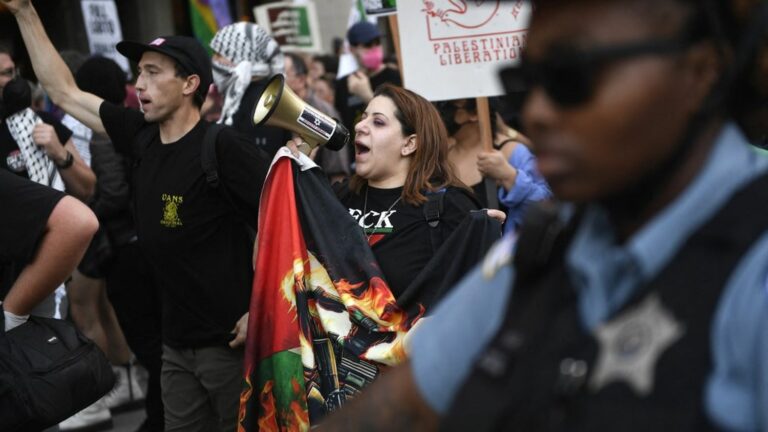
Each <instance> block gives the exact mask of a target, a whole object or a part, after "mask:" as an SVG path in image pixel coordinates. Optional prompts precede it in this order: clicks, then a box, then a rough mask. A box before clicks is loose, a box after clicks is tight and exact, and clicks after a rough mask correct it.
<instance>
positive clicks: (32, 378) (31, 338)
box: [0, 309, 115, 432]
mask: <svg viewBox="0 0 768 432" xmlns="http://www.w3.org/2000/svg"><path fill="white" fill-rule="evenodd" d="M1 310H2V309H0V311H1ZM4 327H5V326H4V320H3V319H2V314H0V430H1V431H4V432H15V431H25V432H26V431H38V430H43V429H45V428H47V427H50V426H53V425H56V424H57V423H59V422H60V421H62V420H65V419H67V418H69V417H70V416H71V415H73V414H75V413H76V412H78V411H80V410H81V409H83V408H85V407H87V406H88V405H90V404H92V403H94V402H96V401H97V400H98V399H99V398H101V397H102V396H104V395H105V394H106V393H107V392H109V391H110V390H112V388H113V387H114V385H115V375H114V372H113V371H112V367H111V366H110V364H109V361H107V358H106V356H104V353H103V352H101V350H100V349H99V348H98V347H97V346H96V345H95V344H94V343H93V341H91V340H90V339H88V338H87V337H85V336H83V334H82V333H81V332H80V331H79V330H77V328H76V327H75V325H74V324H72V323H70V322H69V321H63V320H57V319H52V318H42V317H37V316H30V317H29V321H27V322H26V323H24V324H22V325H20V326H18V327H16V328H14V329H12V330H10V331H8V332H5V328H4Z"/></svg>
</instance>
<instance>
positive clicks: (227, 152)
mask: <svg viewBox="0 0 768 432" xmlns="http://www.w3.org/2000/svg"><path fill="white" fill-rule="evenodd" d="M216 158H217V160H218V165H219V176H220V179H221V181H222V184H223V185H224V187H226V188H227V191H228V192H229V193H230V196H231V197H232V200H233V201H234V204H235V205H236V206H237V207H238V209H240V210H241V211H242V212H243V213H245V214H246V215H247V216H248V222H249V223H252V226H253V227H255V226H256V224H257V221H258V215H259V198H260V197H261V189H262V186H264V181H265V180H266V178H267V173H268V172H269V167H270V163H271V160H270V159H269V156H268V155H267V154H266V152H264V150H263V149H262V148H261V147H260V146H257V145H255V144H254V143H253V142H252V140H251V139H249V138H248V136H246V135H244V134H241V133H239V132H237V131H235V130H234V129H232V128H224V129H222V130H221V132H220V133H219V136H218V138H217V141H216ZM251 221H252V222H251Z"/></svg>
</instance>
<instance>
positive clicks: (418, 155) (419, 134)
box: [349, 84, 467, 205]
mask: <svg viewBox="0 0 768 432" xmlns="http://www.w3.org/2000/svg"><path fill="white" fill-rule="evenodd" d="M376 96H384V97H387V98H389V99H390V100H391V101H392V102H393V103H394V104H395V117H396V118H397V120H398V121H399V122H400V126H401V127H402V131H403V136H408V135H411V134H414V135H416V151H415V152H413V154H412V156H411V157H412V158H413V159H412V160H411V164H410V167H409V168H408V177H407V178H406V179H405V185H404V187H403V194H402V198H403V201H405V202H407V203H408V204H412V205H420V204H422V203H424V202H426V201H427V197H425V196H424V193H423V192H424V191H436V190H439V189H441V188H444V187H446V186H456V187H461V188H465V189H466V188H467V186H466V185H464V183H462V182H461V180H459V178H458V177H457V176H456V174H455V172H454V168H453V165H451V163H450V162H449V161H448V132H447V131H446V129H445V125H444V124H443V121H442V119H441V118H440V114H439V113H438V112H437V109H435V107H434V106H433V105H432V104H431V103H430V102H429V101H427V100H426V99H424V98H423V97H421V96H419V95H418V94H416V93H414V92H412V91H410V90H406V89H404V88H402V87H397V86H394V85H391V84H383V85H381V86H379V88H377V89H376V92H375V93H374V97H376ZM366 183H367V182H366V180H365V179H364V178H362V177H360V176H358V175H357V174H355V175H353V176H352V179H351V180H350V183H349V184H350V188H351V189H352V190H353V191H354V192H355V193H357V194H359V193H360V190H361V189H362V187H363V185H365V184H366Z"/></svg>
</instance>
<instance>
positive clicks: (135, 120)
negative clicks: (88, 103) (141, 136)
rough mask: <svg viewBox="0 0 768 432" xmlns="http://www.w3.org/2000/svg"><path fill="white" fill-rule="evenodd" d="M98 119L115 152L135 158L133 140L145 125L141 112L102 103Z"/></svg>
mask: <svg viewBox="0 0 768 432" xmlns="http://www.w3.org/2000/svg"><path fill="white" fill-rule="evenodd" d="M99 117H101V122H102V124H104V129H105V130H106V131H107V135H109V139H110V140H111V141H112V144H113V145H114V146H115V150H117V151H118V152H120V153H122V154H124V155H128V156H135V154H134V148H133V143H134V138H135V137H136V134H137V133H138V132H139V129H141V127H142V126H144V125H145V124H146V122H145V121H144V114H142V113H141V111H137V110H134V109H130V108H126V107H121V106H117V105H115V104H113V103H110V102H107V101H104V102H102V103H101V106H100V107H99Z"/></svg>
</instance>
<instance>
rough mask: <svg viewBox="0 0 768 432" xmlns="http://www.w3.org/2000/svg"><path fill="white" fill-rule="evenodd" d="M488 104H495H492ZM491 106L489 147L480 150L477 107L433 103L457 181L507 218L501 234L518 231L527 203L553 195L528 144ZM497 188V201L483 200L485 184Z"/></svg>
mask: <svg viewBox="0 0 768 432" xmlns="http://www.w3.org/2000/svg"><path fill="white" fill-rule="evenodd" d="M491 102H495V100H492V101H491ZM496 105H497V104H495V103H490V116H491V129H492V132H493V148H492V149H490V150H486V149H484V148H483V146H482V143H481V139H480V123H479V122H478V113H477V104H476V102H475V100H474V99H457V100H453V101H448V102H442V103H439V104H437V106H438V108H439V109H440V111H441V116H442V117H443V121H444V122H445V124H446V127H447V129H448V131H449V133H450V135H451V137H450V140H449V148H450V151H449V153H448V156H449V159H450V160H451V162H452V163H453V165H454V166H455V167H456V169H457V172H458V174H459V178H460V179H461V180H462V181H463V182H464V183H465V184H467V185H470V187H471V188H472V191H473V192H474V193H475V197H476V198H477V199H478V200H479V201H480V203H481V204H482V205H483V206H484V207H488V208H499V209H500V210H503V211H504V212H505V213H506V215H507V219H506V223H505V224H504V232H505V233H507V232H510V231H515V230H517V229H518V228H520V223H521V222H522V220H523V214H524V213H525V209H526V208H527V207H528V205H529V204H531V203H534V202H538V201H542V200H545V199H549V198H551V197H552V191H551V190H550V189H549V186H548V185H547V182H546V181H545V180H544V178H543V177H542V176H541V174H539V172H538V169H537V168H536V157H535V156H534V155H533V154H532V153H531V151H530V147H532V145H533V144H532V143H531V141H530V140H529V139H528V138H527V137H525V136H524V135H523V134H521V133H520V132H518V131H517V130H515V129H513V128H511V127H509V126H508V125H506V124H505V123H504V122H503V120H502V119H501V116H500V115H499V114H498V113H497V108H496ZM486 179H488V180H491V181H492V182H493V183H492V184H495V185H496V186H497V188H498V190H497V191H496V200H497V202H493V199H492V198H493V197H489V196H488V192H487V191H486V187H487V186H486V182H485V180H486Z"/></svg>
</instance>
